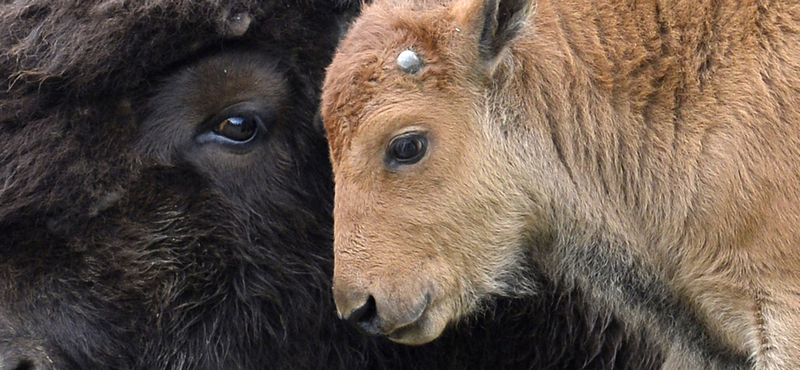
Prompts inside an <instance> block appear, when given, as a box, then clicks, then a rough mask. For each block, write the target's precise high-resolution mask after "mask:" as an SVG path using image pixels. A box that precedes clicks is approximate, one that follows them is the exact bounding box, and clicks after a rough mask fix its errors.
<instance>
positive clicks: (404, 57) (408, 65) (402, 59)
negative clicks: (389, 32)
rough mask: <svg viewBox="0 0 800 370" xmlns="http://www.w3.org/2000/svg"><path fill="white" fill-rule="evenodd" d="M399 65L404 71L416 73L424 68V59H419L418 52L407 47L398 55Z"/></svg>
mask: <svg viewBox="0 0 800 370" xmlns="http://www.w3.org/2000/svg"><path fill="white" fill-rule="evenodd" d="M397 65H398V66H400V69H402V70H403V72H405V73H411V74H414V73H417V72H419V70H420V69H422V60H421V59H419V55H417V53H415V52H413V51H411V50H408V49H406V50H403V52H402V53H400V55H398V56H397Z"/></svg>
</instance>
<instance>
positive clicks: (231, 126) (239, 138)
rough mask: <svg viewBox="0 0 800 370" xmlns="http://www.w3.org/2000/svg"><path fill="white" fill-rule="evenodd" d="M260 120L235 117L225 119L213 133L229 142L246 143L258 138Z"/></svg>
mask: <svg viewBox="0 0 800 370" xmlns="http://www.w3.org/2000/svg"><path fill="white" fill-rule="evenodd" d="M258 120H260V119H259V118H258V116H249V115H248V116H245V115H242V116H233V117H227V118H225V119H223V120H222V121H221V122H220V123H218V124H217V125H216V126H214V128H213V129H212V131H213V132H214V133H215V134H217V135H219V136H222V137H224V138H226V139H228V140H231V141H235V142H240V143H246V142H248V141H250V140H253V138H254V137H255V136H256V133H257V132H258V126H259V122H258Z"/></svg>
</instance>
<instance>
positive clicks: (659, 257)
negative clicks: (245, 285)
mask: <svg viewBox="0 0 800 370" xmlns="http://www.w3.org/2000/svg"><path fill="white" fill-rule="evenodd" d="M798 55H800V3H798V2H797V1H774V2H769V1H768V2H763V1H761V2H760V1H705V0H700V1H696V0H695V1H683V0H673V1H643V2H642V1H627V0H612V1H588V0H569V1H555V0H539V1H532V0H452V1H450V0H447V1H435V0H432V1H407V2H405V1H391V0H386V1H376V2H375V4H374V5H372V6H369V7H367V8H366V9H365V10H364V12H363V14H362V15H361V17H360V19H359V20H358V21H356V22H355V23H354V25H353V27H352V28H351V30H350V33H349V34H348V36H347V37H346V38H345V40H344V41H343V42H342V44H341V46H340V49H339V51H338V52H337V54H336V56H335V57H334V61H333V62H332V64H331V66H330V67H329V69H328V77H327V78H326V81H325V85H324V87H323V98H322V101H323V103H322V104H323V107H322V111H323V119H324V120H325V124H326V128H327V130H328V138H329V144H330V151H331V155H332V162H333V168H334V175H335V183H336V185H335V190H336V191H335V202H334V203H335V208H334V223H335V229H334V250H335V268H334V283H333V288H334V297H335V299H336V303H337V307H338V310H339V313H340V315H341V316H343V317H346V318H349V319H350V320H351V321H355V322H358V323H359V324H360V325H361V326H362V327H363V328H364V329H365V330H367V331H369V332H373V333H376V334H385V335H387V336H389V337H390V338H392V339H393V340H395V341H398V342H402V343H417V344H419V343H425V342H428V341H430V340H432V339H434V338H436V337H437V336H439V335H440V333H441V332H442V330H443V329H444V328H445V326H446V324H447V323H450V322H453V321H454V320H457V319H458V318H460V317H462V316H465V315H468V314H469V313H471V312H474V311H475V310H476V309H478V308H479V307H481V303H482V302H484V301H485V300H486V299H487V298H488V297H490V296H492V295H510V296H518V295H521V294H524V293H525V290H526V289H527V288H528V286H527V285H528V284H526V282H528V281H529V280H528V279H527V278H526V276H530V274H531V272H530V271H532V270H535V271H541V272H542V273H543V274H544V275H545V276H548V277H549V278H551V279H553V280H554V281H559V282H563V284H564V286H566V287H571V288H573V289H576V290H578V291H582V292H584V293H585V294H586V295H587V297H589V300H590V302H594V303H595V304H597V305H598V306H602V307H606V308H608V309H611V310H613V311H614V312H616V313H617V314H618V315H620V317H621V318H622V320H623V322H625V323H626V325H627V327H628V328H646V329H647V330H648V331H649V332H650V333H651V337H652V338H653V339H654V340H656V341H657V342H658V343H659V346H660V347H659V348H662V349H663V350H665V351H666V352H667V360H666V364H665V366H664V367H665V368H669V369H699V368H704V369H711V368H713V369H722V368H724V369H737V368H739V369H740V368H755V369H790V368H791V369H795V368H800V356H798V355H797V354H798V353H800V229H798V228H797V225H798V223H800V202H798V200H797V199H798V197H800V166H799V165H798V161H797V158H800V104H799V103H798V102H800V59H798V57H797V56H798Z"/></svg>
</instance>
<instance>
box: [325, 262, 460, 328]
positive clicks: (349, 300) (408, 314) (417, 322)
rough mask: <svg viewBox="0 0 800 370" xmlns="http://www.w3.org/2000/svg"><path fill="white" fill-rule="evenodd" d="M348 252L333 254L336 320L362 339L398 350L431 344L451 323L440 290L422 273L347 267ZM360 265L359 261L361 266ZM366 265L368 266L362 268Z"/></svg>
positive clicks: (399, 269)
mask: <svg viewBox="0 0 800 370" xmlns="http://www.w3.org/2000/svg"><path fill="white" fill-rule="evenodd" d="M348 256H352V255H351V254H348V253H347V252H344V253H337V258H336V263H335V268H334V277H333V296H334V300H335V301H336V308H337V311H338V313H339V317H340V318H342V319H344V320H347V321H348V322H349V323H351V324H352V325H354V326H355V327H356V328H358V329H359V330H360V331H362V332H363V333H365V334H367V335H383V336H386V337H388V338H389V339H391V340H393V341H395V342H398V343H403V344H423V343H427V342H430V341H432V340H434V339H436V338H437V337H438V336H439V335H441V333H442V331H444V329H445V327H447V324H448V322H450V321H451V320H452V319H454V315H453V313H452V312H451V311H452V310H449V309H447V307H449V306H448V305H447V304H442V303H443V302H444V300H443V299H442V298H443V296H442V294H441V292H442V290H441V289H440V288H439V287H438V286H437V285H436V284H435V283H434V282H433V281H432V280H428V279H426V277H425V275H426V274H425V273H424V271H403V269H401V268H398V267H397V266H386V270H383V271H382V269H381V266H377V265H372V268H371V269H369V270H367V269H363V268H362V267H361V266H362V265H361V264H355V263H350V262H353V261H351V260H350V259H349V258H348ZM361 262H364V261H361ZM367 264H368V263H367Z"/></svg>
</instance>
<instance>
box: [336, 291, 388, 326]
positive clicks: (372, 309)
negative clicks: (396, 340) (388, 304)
mask: <svg viewBox="0 0 800 370" xmlns="http://www.w3.org/2000/svg"><path fill="white" fill-rule="evenodd" d="M342 318H343V319H344V320H347V322H348V323H350V325H353V326H355V327H356V328H357V329H358V330H359V331H361V332H362V333H364V334H367V335H378V334H381V330H380V328H379V326H378V325H379V323H380V317H379V316H378V306H377V305H376V304H375V298H374V297H373V296H369V297H367V299H366V301H364V303H363V304H361V306H358V307H356V308H355V309H354V310H352V311H351V312H350V314H349V315H347V316H343V317H342Z"/></svg>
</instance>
